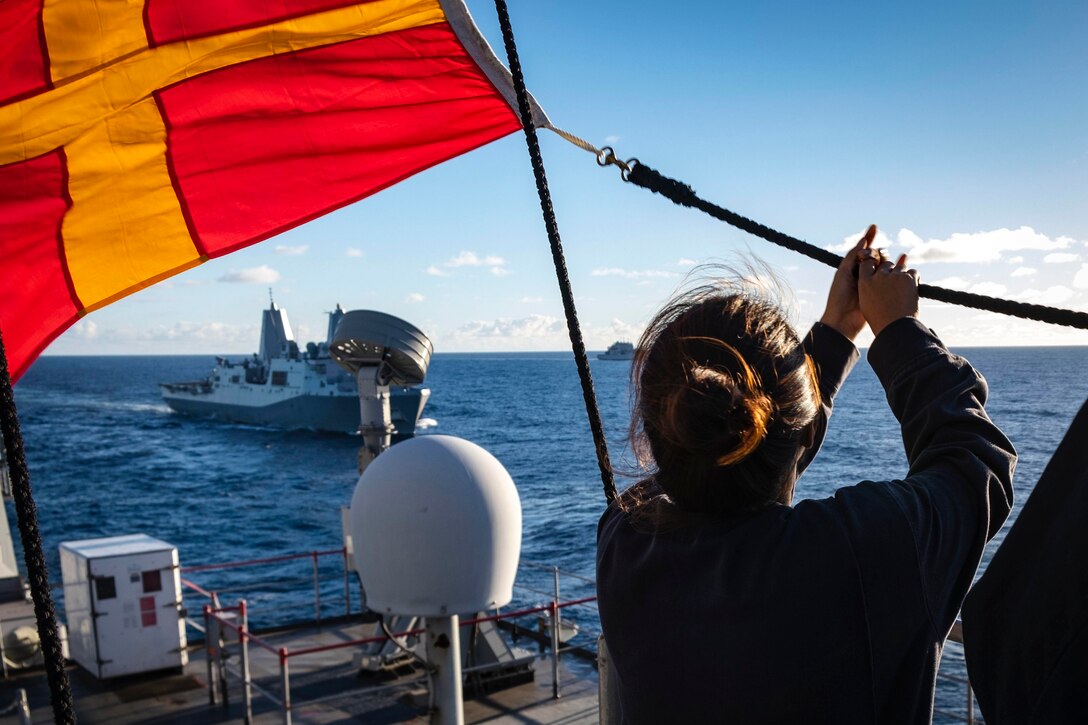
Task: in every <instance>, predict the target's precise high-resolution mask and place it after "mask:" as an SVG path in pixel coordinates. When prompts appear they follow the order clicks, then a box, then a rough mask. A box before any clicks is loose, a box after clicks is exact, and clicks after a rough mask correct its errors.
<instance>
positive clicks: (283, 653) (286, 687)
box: [280, 647, 291, 725]
mask: <svg viewBox="0 0 1088 725" xmlns="http://www.w3.org/2000/svg"><path fill="white" fill-rule="evenodd" d="M280 683H281V684H282V685H283V725H291V673H290V671H289V670H288V668H287V648H286V647H280Z"/></svg>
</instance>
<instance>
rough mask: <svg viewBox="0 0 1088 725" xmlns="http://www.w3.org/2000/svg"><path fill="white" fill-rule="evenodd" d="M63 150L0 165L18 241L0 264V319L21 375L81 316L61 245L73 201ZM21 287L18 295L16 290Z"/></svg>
mask: <svg viewBox="0 0 1088 725" xmlns="http://www.w3.org/2000/svg"><path fill="white" fill-rule="evenodd" d="M67 187H68V183H67V177H66V172H65V158H64V152H63V151H62V150H60V149H57V150H56V151H53V152H51V153H48V154H45V155H43V156H39V157H37V158H34V159H30V160H29V161H23V162H20V163H17V164H8V165H6V166H0V229H3V230H4V231H3V234H4V235H5V236H6V237H7V238H8V239H11V240H18V241H17V242H16V243H14V244H8V245H5V246H4V261H3V264H0V290H2V291H3V294H0V319H2V320H3V321H4V329H3V330H0V332H2V333H3V335H4V344H5V346H6V348H7V355H8V359H9V360H12V361H18V362H14V363H13V367H12V371H11V373H12V377H13V378H15V379H18V378H19V376H20V375H21V374H22V372H23V369H24V368H25V367H26V366H27V365H29V363H30V361H32V360H34V358H35V357H36V356H37V354H38V353H39V352H41V350H42V349H43V348H44V347H45V346H46V345H48V344H49V343H50V342H51V341H52V340H53V338H54V337H56V336H57V335H59V334H60V333H61V331H62V330H64V329H65V328H67V327H68V326H69V325H70V324H72V322H73V321H74V320H75V319H76V317H77V316H78V310H79V306H78V305H77V303H76V302H75V295H74V294H73V293H72V291H71V285H70V281H69V279H68V273H67V269H66V267H65V263H64V253H63V251H62V249H63V247H62V245H61V238H60V230H61V219H62V217H63V216H64V213H65V212H66V211H67V210H68V207H69V206H70V204H71V202H70V201H69V200H68V189H67ZM15 290H17V291H18V294H14V293H13V291H15Z"/></svg>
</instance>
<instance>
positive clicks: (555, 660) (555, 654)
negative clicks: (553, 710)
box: [551, 566, 559, 700]
mask: <svg viewBox="0 0 1088 725" xmlns="http://www.w3.org/2000/svg"><path fill="white" fill-rule="evenodd" d="M552 583H553V585H554V586H555V595H554V596H555V598H554V599H552V606H551V617H552V699H553V700H558V699H559V567H557V566H555V567H552Z"/></svg>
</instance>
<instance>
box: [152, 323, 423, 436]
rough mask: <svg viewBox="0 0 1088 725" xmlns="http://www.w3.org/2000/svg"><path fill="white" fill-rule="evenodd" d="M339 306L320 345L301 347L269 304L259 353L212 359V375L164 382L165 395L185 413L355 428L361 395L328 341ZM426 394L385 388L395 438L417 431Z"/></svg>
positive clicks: (251, 421) (283, 425)
mask: <svg viewBox="0 0 1088 725" xmlns="http://www.w3.org/2000/svg"><path fill="white" fill-rule="evenodd" d="M344 314H345V312H344V309H343V308H342V307H341V306H340V305H337V306H336V309H334V310H333V311H332V312H330V313H329V320H328V323H329V324H328V330H327V333H326V337H325V340H324V341H322V342H309V343H307V344H306V346H305V347H304V348H300V347H299V344H298V342H296V341H295V338H294V334H293V332H292V331H291V323H290V321H289V320H288V319H287V311H286V310H285V309H283V308H282V307H279V306H277V305H276V303H275V302H270V303H269V307H268V309H266V310H264V311H263V313H262V319H261V339H260V344H259V346H258V352H255V353H254V354H253V355H252V356H250V357H248V358H242V359H240V360H237V359H236V360H228V359H227V358H224V357H217V358H216V361H215V367H214V368H212V371H211V374H210V375H209V376H208V377H207V378H205V379H203V380H198V381H192V382H179V383H161V384H160V388H161V391H162V397H163V400H164V401H165V402H166V404H167V405H169V406H170V407H171V408H172V409H174V410H175V411H177V412H179V413H184V414H186V415H195V416H200V417H207V418H216V419H219V420H226V421H231V422H235V423H247V424H252V425H267V426H274V427H277V428H304V429H310V430H316V431H328V432H334V433H356V432H357V431H358V429H359V397H358V392H357V388H356V383H355V380H354V378H352V376H351V375H350V374H349V373H348V372H347V371H346V370H344V369H342V368H341V367H340V366H338V365H337V364H336V363H335V362H334V361H333V360H332V358H330V357H329V344H330V343H331V341H332V338H333V334H334V333H335V331H336V326H337V324H339V322H340V320H341V318H343V316H344ZM430 394H431V391H430V390H429V389H428V388H423V387H419V386H414V385H413V386H407V385H393V386H390V413H391V416H392V424H393V427H394V429H395V433H394V437H395V438H398V439H399V438H405V437H410V436H411V435H413V434H414V433H415V427H416V422H417V421H418V420H419V416H420V414H421V413H422V412H423V407H424V406H425V405H426V404H427V399H428V398H429V397H430Z"/></svg>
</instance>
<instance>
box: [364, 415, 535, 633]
mask: <svg viewBox="0 0 1088 725" xmlns="http://www.w3.org/2000/svg"><path fill="white" fill-rule="evenodd" d="M350 527H351V536H352V548H353V549H354V558H355V566H356V569H357V570H358V572H359V578H360V580H361V581H362V583H363V588H364V590H365V591H366V603H367V606H368V607H369V608H370V609H371V610H373V611H375V612H379V613H382V614H409V615H418V616H449V615H452V614H465V613H470V612H477V611H481V610H485V609H493V608H495V607H501V606H503V605H505V604H508V603H509V602H510V600H511V598H512V597H513V586H514V576H515V574H516V573H517V568H518V557H519V555H520V553H521V500H520V499H519V498H518V492H517V488H516V487H515V486H514V481H513V480H512V479H511V478H510V474H509V473H507V472H506V469H505V468H504V467H503V465H502V464H501V463H499V461H498V459H496V458H495V457H494V456H493V455H491V454H490V453H488V452H487V451H485V450H484V449H483V448H481V447H480V446H478V445H476V444H475V443H470V442H469V441H466V440H463V439H461V438H455V437H453V436H446V435H431V436H421V437H417V438H411V439H409V440H406V441H403V442H401V443H398V444H397V445H395V446H393V447H392V448H390V449H389V450H387V451H385V452H384V453H382V454H381V455H380V456H378V457H377V458H375V459H374V461H373V462H372V463H371V464H370V465H369V466H367V469H366V470H365V471H364V472H363V475H362V476H360V477H359V482H358V484H356V486H355V494H354V495H353V496H352V499H351V518H350Z"/></svg>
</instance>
